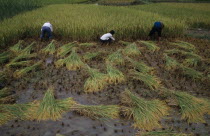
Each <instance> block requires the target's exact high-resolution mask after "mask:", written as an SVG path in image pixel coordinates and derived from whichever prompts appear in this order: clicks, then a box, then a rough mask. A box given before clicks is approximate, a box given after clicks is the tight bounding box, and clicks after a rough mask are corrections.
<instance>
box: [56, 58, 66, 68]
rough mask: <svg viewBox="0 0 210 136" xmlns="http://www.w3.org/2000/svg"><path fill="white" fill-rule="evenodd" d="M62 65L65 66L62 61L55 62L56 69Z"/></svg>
mask: <svg viewBox="0 0 210 136" xmlns="http://www.w3.org/2000/svg"><path fill="white" fill-rule="evenodd" d="M64 64H65V63H64V59H59V60H57V61H56V62H55V66H56V68H60V67H62V66H63V65H64Z"/></svg>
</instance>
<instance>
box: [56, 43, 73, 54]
mask: <svg viewBox="0 0 210 136" xmlns="http://www.w3.org/2000/svg"><path fill="white" fill-rule="evenodd" d="M74 46H76V43H75V42H71V43H68V44H65V45H63V46H61V47H60V48H58V51H57V56H59V57H65V56H66V55H67V54H68V53H70V52H71V50H72V48H73V47H74Z"/></svg>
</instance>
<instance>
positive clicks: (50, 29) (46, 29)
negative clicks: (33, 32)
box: [40, 21, 53, 41]
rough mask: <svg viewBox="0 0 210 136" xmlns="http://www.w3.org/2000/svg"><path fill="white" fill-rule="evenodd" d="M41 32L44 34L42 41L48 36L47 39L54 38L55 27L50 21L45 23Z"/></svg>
mask: <svg viewBox="0 0 210 136" xmlns="http://www.w3.org/2000/svg"><path fill="white" fill-rule="evenodd" d="M41 32H42V33H41V36H40V38H41V41H42V40H43V39H44V37H45V35H46V34H47V39H51V38H52V32H53V27H52V25H51V24H50V22H49V21H48V22H46V23H44V25H43V26H42V29H41Z"/></svg>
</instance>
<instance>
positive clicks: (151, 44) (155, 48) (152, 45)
mask: <svg viewBox="0 0 210 136" xmlns="http://www.w3.org/2000/svg"><path fill="white" fill-rule="evenodd" d="M138 42H139V43H142V44H144V45H145V46H146V47H147V48H148V49H149V50H150V51H152V52H155V51H158V50H159V49H160V48H159V47H158V46H157V45H156V44H155V42H153V41H138Z"/></svg>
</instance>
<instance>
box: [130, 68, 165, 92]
mask: <svg viewBox="0 0 210 136" xmlns="http://www.w3.org/2000/svg"><path fill="white" fill-rule="evenodd" d="M130 76H131V77H132V78H133V79H135V80H139V81H141V82H143V83H144V84H145V85H146V86H148V87H149V88H150V89H151V90H155V89H158V88H159V87H160V86H161V84H160V83H161V81H160V79H159V78H157V77H155V76H154V75H150V74H147V73H141V72H138V71H136V70H131V71H130Z"/></svg>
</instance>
